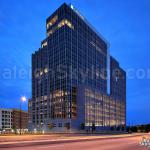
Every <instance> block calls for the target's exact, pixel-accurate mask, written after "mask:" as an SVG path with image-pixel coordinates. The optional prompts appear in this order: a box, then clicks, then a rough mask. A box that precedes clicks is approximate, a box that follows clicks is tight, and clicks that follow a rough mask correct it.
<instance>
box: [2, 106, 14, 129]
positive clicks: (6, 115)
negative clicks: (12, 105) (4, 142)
mask: <svg viewBox="0 0 150 150" xmlns="http://www.w3.org/2000/svg"><path fill="white" fill-rule="evenodd" d="M12 126H13V123H12V109H1V108H0V130H11V129H12Z"/></svg>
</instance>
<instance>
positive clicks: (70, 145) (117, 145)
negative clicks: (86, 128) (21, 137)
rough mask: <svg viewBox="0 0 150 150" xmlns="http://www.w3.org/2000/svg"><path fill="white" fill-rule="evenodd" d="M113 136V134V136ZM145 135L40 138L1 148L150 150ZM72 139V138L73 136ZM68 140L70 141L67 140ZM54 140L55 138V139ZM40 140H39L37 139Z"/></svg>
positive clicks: (28, 149)
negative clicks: (146, 144)
mask: <svg viewBox="0 0 150 150" xmlns="http://www.w3.org/2000/svg"><path fill="white" fill-rule="evenodd" d="M112 137H113V136H112ZM142 137H143V135H138V136H137V135H136V136H131V137H130V136H129V137H120V138H116V137H114V138H106V139H103V138H102V139H99V138H97V139H96V138H95V137H93V139H92V138H91V137H90V139H89V138H88V136H87V140H86V136H85V137H83V136H82V137H81V138H80V136H78V137H76V138H74V140H73V141H72V140H70V141H69V140H68V139H69V137H67V138H65V139H63V140H62V139H61V140H62V142H60V141H61V140H60V141H59V139H57V140H56V141H59V142H58V143H57V142H56V143H48V142H47V141H46V143H45V140H43V141H42V140H39V143H37V144H35V143H34V144H32V141H30V142H31V143H30V145H24V144H23V143H22V145H19V146H17V144H18V143H17V142H16V143H12V146H8V148H7V147H5V148H1V147H0V150H24V149H27V150H35V149H37V150H148V149H150V148H148V147H145V146H140V144H139V142H140V141H141V139H142ZM71 139H72V138H71ZM67 140H68V141H67ZM53 141H54V139H53ZM18 142H19V143H21V142H20V141H18ZM36 142H38V141H36Z"/></svg>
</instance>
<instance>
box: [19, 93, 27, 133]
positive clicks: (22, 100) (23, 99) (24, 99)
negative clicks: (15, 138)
mask: <svg viewBox="0 0 150 150" xmlns="http://www.w3.org/2000/svg"><path fill="white" fill-rule="evenodd" d="M26 101H27V98H26V97H25V96H22V97H21V99H20V135H21V128H22V124H21V123H22V113H21V112H22V103H23V102H26Z"/></svg>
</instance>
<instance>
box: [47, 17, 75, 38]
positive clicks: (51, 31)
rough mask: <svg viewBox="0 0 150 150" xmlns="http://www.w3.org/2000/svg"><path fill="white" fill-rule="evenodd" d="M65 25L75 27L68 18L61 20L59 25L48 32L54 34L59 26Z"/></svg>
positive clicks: (48, 34)
mask: <svg viewBox="0 0 150 150" xmlns="http://www.w3.org/2000/svg"><path fill="white" fill-rule="evenodd" d="M65 25H67V26H68V27H69V28H71V29H74V26H73V25H72V23H71V22H70V21H68V20H67V19H63V20H62V21H61V22H59V23H58V26H55V27H53V28H52V29H51V30H50V31H48V32H47V36H50V35H52V34H53V33H54V32H55V31H56V30H58V29H59V28H61V27H63V26H65Z"/></svg>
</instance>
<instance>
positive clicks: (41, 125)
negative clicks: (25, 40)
mask: <svg viewBox="0 0 150 150" xmlns="http://www.w3.org/2000/svg"><path fill="white" fill-rule="evenodd" d="M46 35H47V37H46V39H45V40H43V41H42V42H41V48H40V49H39V50H38V51H36V52H35V53H34V54H32V99H30V100H29V126H30V128H31V129H32V130H33V129H36V130H46V131H67V130H69V131H70V130H73V129H76V130H80V125H81V124H83V123H84V125H85V126H91V125H92V124H93V123H94V124H95V125H96V126H104V125H105V126H111V125H113V126H115V125H125V119H124V118H122V119H124V120H123V121H122V124H121V121H120V118H121V115H120V113H121V110H122V108H121V107H122V103H123V102H124V112H125V100H126V98H125V95H124V94H125V93H123V92H124V91H123V90H124V89H123V88H125V85H124V86H122V82H123V83H124V84H125V82H126V81H125V78H124V79H122V80H121V81H120V80H119V77H118V78H117V79H118V80H119V81H120V82H119V84H116V83H115V82H114V79H113V77H112V76H111V75H112V74H111V75H110V89H112V87H113V86H114V87H115V88H117V89H119V91H120V88H122V90H121V91H120V94H119V93H118V95H119V96H118V97H117V94H116V92H115V91H113V90H110V95H108V94H107V89H108V87H107V85H108V82H107V79H108V78H107V77H108V70H107V67H108V61H107V60H108V46H107V43H106V41H105V40H104V39H103V38H102V37H101V36H100V35H99V34H98V33H97V32H96V31H95V29H94V28H93V27H92V26H91V25H90V24H89V23H88V22H87V20H86V19H85V18H84V17H83V16H82V15H81V14H80V13H79V12H78V11H77V10H76V9H75V8H73V6H72V5H71V6H69V5H67V4H63V5H62V6H61V7H60V8H58V9H57V10H56V11H55V12H54V13H53V14H52V15H51V16H50V17H49V18H47V20H46ZM110 58H111V57H110ZM114 64H115V63H113V61H112V62H111V63H110V70H112V69H114V68H115V67H116V66H115V65H114ZM118 66H119V65H118ZM118 66H117V67H118ZM111 67H112V68H111ZM120 70H121V68H120ZM121 71H122V72H123V73H124V75H125V72H124V71H123V70H121ZM110 72H111V71H110ZM80 86H82V88H83V90H81V91H83V93H84V94H83V93H81V91H79V89H80ZM87 87H89V89H87ZM93 90H94V94H92V91H93ZM96 91H97V92H96ZM122 93H123V95H124V97H122ZM82 94H83V95H82ZM81 95H82V96H83V97H81ZM120 95H121V96H120ZM93 98H94V100H93ZM117 98H118V99H119V104H117V102H116V101H117V100H116V99H117ZM122 99H123V100H122ZM121 100H122V101H121ZM104 101H105V103H104ZM80 104H81V105H80ZM116 107H117V108H118V109H119V110H118V117H119V118H118V120H119V121H118V123H117V116H116V115H117V114H116V113H115V114H114V115H113V113H110V111H115V112H116V110H117V109H116ZM113 108H115V109H113ZM111 109H112V110H111ZM120 109H121V110H120ZM80 112H82V114H81V113H80ZM104 114H105V117H104ZM111 115H112V117H111ZM124 115H125V114H124ZM123 122H124V123H123Z"/></svg>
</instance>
